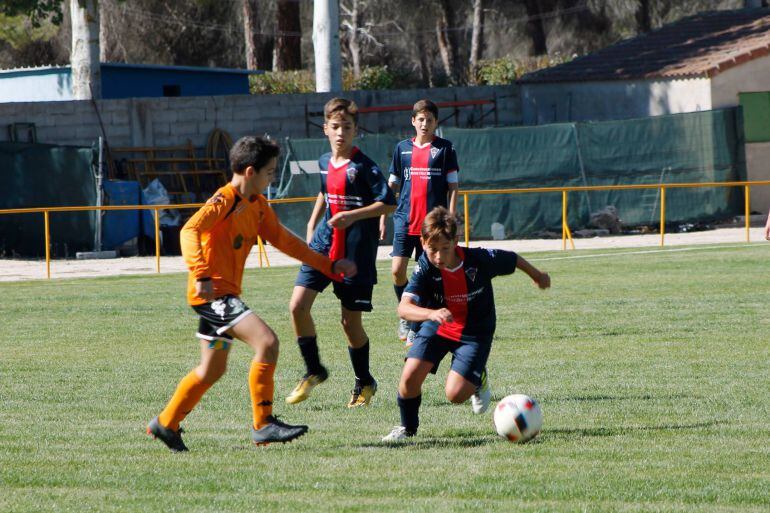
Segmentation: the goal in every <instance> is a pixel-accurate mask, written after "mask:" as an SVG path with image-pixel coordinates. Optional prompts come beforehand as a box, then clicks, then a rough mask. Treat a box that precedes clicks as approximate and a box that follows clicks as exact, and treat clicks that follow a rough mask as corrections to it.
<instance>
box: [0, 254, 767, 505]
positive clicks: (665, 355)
mask: <svg viewBox="0 0 770 513" xmlns="http://www.w3.org/2000/svg"><path fill="white" fill-rule="evenodd" d="M525 256H527V257H528V258H529V259H531V260H532V261H533V262H534V263H535V264H536V265H538V267H540V268H542V269H545V270H548V271H549V272H550V273H551V275H552V279H553V288H552V289H551V290H550V291H548V292H546V293H542V292H540V291H538V290H537V289H536V288H535V287H533V286H532V284H531V283H530V282H529V280H528V279H527V277H526V276H525V275H524V274H521V275H518V274H517V275H514V276H509V277H502V278H498V279H497V280H496V282H495V287H496V289H495V290H496V296H497V305H498V319H499V321H498V329H497V336H496V339H495V345H494V348H493V351H492V356H491V359H490V365H489V367H490V377H491V383H492V387H493V390H494V392H495V399H499V398H501V397H502V396H503V395H507V394H509V393H514V392H523V393H527V394H529V395H532V396H534V397H535V398H537V399H538V400H539V401H540V403H541V406H542V408H543V412H544V417H545V421H544V430H543V432H542V434H541V435H540V436H539V437H538V438H537V439H536V440H535V441H534V442H532V443H529V444H526V445H513V444H510V443H508V442H506V441H503V440H502V439H500V438H498V437H497V436H496V435H495V434H494V431H493V427H492V421H491V414H490V413H488V414H485V415H483V416H473V415H471V413H470V406H469V405H467V404H466V405H459V406H456V405H450V404H448V403H447V401H446V400H445V398H444V396H443V379H444V377H445V376H446V370H447V365H446V362H445V364H444V365H443V366H442V369H441V370H440V371H439V374H438V376H437V377H436V378H429V380H428V381H427V382H426V386H425V388H424V390H423V407H422V417H421V420H422V424H421V430H420V433H419V436H418V438H417V439H415V441H414V442H413V443H409V444H407V445H405V446H402V447H397V448H393V447H383V446H381V445H380V444H379V439H380V438H381V437H382V436H383V435H385V434H386V433H387V432H388V431H389V430H390V428H391V427H392V426H393V425H395V424H397V423H398V409H397V407H396V403H395V393H396V384H397V381H398V376H399V374H400V370H401V365H402V357H403V349H402V348H401V345H400V343H399V342H398V340H397V339H395V336H394V330H395V310H394V306H395V298H394V297H393V292H392V287H391V286H390V285H389V276H388V271H387V268H386V265H387V263H386V262H382V263H380V265H379V268H380V285H379V286H378V287H376V289H375V308H376V311H375V312H374V313H372V314H370V315H369V316H368V317H367V318H366V325H367V327H368V330H369V334H370V336H371V338H372V361H373V364H372V367H373V372H374V374H375V376H376V377H377V378H378V380H379V383H380V392H379V394H378V395H377V396H376V398H375V402H374V404H373V405H372V406H371V407H370V408H368V409H359V410H352V411H350V410H348V409H347V408H345V406H344V405H345V402H346V401H347V399H348V397H349V390H350V388H351V387H352V377H351V376H352V372H351V370H350V364H349V361H348V357H347V351H346V350H345V347H344V344H343V338H342V336H341V330H340V328H339V324H338V322H337V319H338V303H336V302H335V301H334V297H333V296H332V294H331V293H325V294H323V295H322V296H321V297H320V300H319V302H318V303H317V304H316V310H315V316H316V320H317V323H318V328H319V334H320V344H321V351H322V353H321V354H322V359H323V360H324V361H325V363H326V365H327V366H328V367H329V370H330V372H331V377H330V380H329V381H328V382H327V383H326V384H324V385H322V386H321V387H319V388H318V389H317V393H316V394H315V395H314V396H313V397H312V398H311V399H310V400H308V401H306V402H305V403H302V404H300V405H297V406H292V407H290V406H288V405H286V404H284V403H283V398H284V397H285V396H286V395H287V394H288V392H289V391H290V390H291V388H292V387H293V386H294V384H295V381H296V379H297V378H298V377H299V376H300V375H301V373H302V366H301V361H300V357H299V351H298V350H297V348H296V345H295V343H294V341H293V337H292V335H291V331H290V330H291V328H290V323H289V319H288V313H287V304H288V299H289V295H290V289H291V285H292V283H293V280H294V277H295V273H296V270H295V269H294V268H274V269H270V270H262V271H247V274H246V276H245V279H244V285H245V286H244V289H245V292H244V294H243V298H244V300H245V301H246V302H247V304H249V306H250V307H251V308H252V309H254V310H255V311H256V312H258V313H259V314H260V315H261V316H262V317H263V318H264V319H265V320H266V321H267V322H268V323H269V324H271V325H272V326H273V327H274V328H275V329H276V331H277V333H278V335H279V337H280V338H281V340H282V344H283V345H282V354H281V358H280V361H279V366H278V372H277V373H276V378H277V386H276V413H278V414H280V415H283V416H284V418H285V419H286V420H287V421H288V422H302V423H308V424H309V425H310V426H311V431H310V432H309V433H308V435H306V436H305V437H304V438H302V439H300V440H298V441H296V442H294V443H292V444H287V445H285V446H270V447H265V448H256V447H253V446H251V445H250V443H249V429H248V425H249V422H250V419H251V413H250V405H249V399H248V391H247V384H246V375H247V372H248V362H249V359H250V354H249V351H248V350H247V348H246V347H245V346H243V345H240V346H238V347H236V348H235V349H234V350H233V352H232V355H231V358H230V366H229V371H228V373H227V375H226V376H225V377H224V378H223V379H222V380H221V381H220V382H219V383H218V384H217V385H216V386H215V387H213V388H212V389H211V390H210V391H209V392H208V394H207V395H206V396H205V397H204V399H203V401H202V402H201V404H200V405H199V406H198V408H197V409H196V410H195V411H194V412H193V413H192V414H191V415H190V416H189V417H188V418H187V420H186V421H185V422H184V427H185V429H186V431H187V433H186V435H185V440H186V442H187V445H188V446H189V447H190V449H191V451H190V452H189V453H186V454H172V453H170V452H169V451H168V450H167V449H166V448H165V447H164V446H162V444H161V443H159V442H157V441H152V440H151V439H149V437H147V435H146V434H145V433H144V427H145V424H146V422H147V421H148V420H149V419H150V418H152V417H153V416H155V415H156V414H157V413H158V412H159V411H160V409H162V407H163V406H164V404H165V402H166V401H167V400H168V398H169V396H170V394H171V393H172V392H173V389H174V388H175V386H176V384H177V382H178V380H179V379H180V378H181V377H182V376H183V375H184V374H186V373H187V372H188V370H189V369H190V368H192V367H193V366H194V365H195V364H196V363H197V358H198V350H197V343H196V342H195V341H194V339H193V333H194V329H195V327H196V323H195V317H194V316H193V313H192V311H191V310H190V309H189V308H188V307H187V306H186V305H185V303H184V284H185V278H184V276H183V275H179V274H177V275H159V276H143V277H116V278H102V279H77V280H54V281H51V282H45V281H35V282H21V283H4V284H2V285H0V291H1V292H2V307H1V309H0V312H2V315H0V318H1V319H2V323H0V340H1V341H2V356H1V357H0V511H2V512H5V513H11V512H33V511H34V512H38V511H41V512H42V511H45V512H48V511H72V512H113V511H130V512H134V511H136V512H144V511H146V512H153V513H158V512H172V511H174V512H185V513H187V512H202V511H211V512H222V511H238V512H242V511H260V512H268V511H314V512H315V511H319V512H323V511H335V512H339V511H367V512H372V511H374V512H388V511H425V512H445V511H484V512H487V511H500V512H510V511H517V512H531V511H543V512H546V511H547V512H551V511H556V512H561V511H564V512H568V511H570V512H571V511H607V512H615V511H624V512H625V511H688V512H689V511H696V512H723V511H725V512H726V511H735V512H760V511H761V512H767V511H769V510H770V399H769V397H770V394H769V393H770V365H769V362H770V274H769V273H768V268H769V267H768V266H770V244H753V245H733V246H699V247H688V248H676V249H666V250H660V251H657V250H649V249H647V250H629V249H624V250H616V251H607V250H602V251H580V252H572V253H540V254H527V255H525ZM565 257H566V258H565ZM0 265H1V264H0Z"/></svg>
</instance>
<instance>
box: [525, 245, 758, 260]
mask: <svg viewBox="0 0 770 513" xmlns="http://www.w3.org/2000/svg"><path fill="white" fill-rule="evenodd" d="M746 246H747V244H741V245H736V246H710V247H702V246H699V247H691V248H672V249H651V250H647V251H622V252H618V253H596V254H593V255H571V256H563V257H547V258H528V259H527V260H530V261H532V262H543V261H546V260H570V259H575V258H599V257H609V256H622V255H644V254H647V253H674V252H678V251H699V250H703V251H707V250H713V249H730V248H745V247H746ZM753 247H757V248H758V247H761V246H760V245H756V246H753Z"/></svg>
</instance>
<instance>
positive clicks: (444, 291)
mask: <svg viewBox="0 0 770 513" xmlns="http://www.w3.org/2000/svg"><path fill="white" fill-rule="evenodd" d="M457 255H458V256H459V257H460V259H461V262H460V264H459V265H458V266H457V267H456V268H454V269H439V268H438V267H436V266H434V265H433V264H431V263H430V261H429V260H428V257H427V255H426V254H425V253H423V254H422V255H421V256H420V258H419V260H418V261H417V266H416V267H415V270H414V273H413V274H412V277H411V278H410V279H409V284H408V285H407V286H406V290H405V291H404V295H406V296H409V297H411V298H412V299H413V300H414V301H415V302H416V303H417V304H419V305H420V306H422V307H425V308H432V309H438V308H447V309H449V311H450V312H452V317H453V320H452V322H447V323H444V324H442V325H440V326H439V327H438V331H437V332H436V333H437V334H438V335H441V336H442V337H445V338H448V339H450V340H456V341H461V342H472V341H473V342H475V341H483V340H488V339H489V338H490V337H491V336H492V334H494V332H495V326H496V322H497V317H496V314H495V295H494V291H493V290H492V278H494V277H495V276H501V275H505V274H511V273H512V272H514V271H515V270H516V261H517V259H518V256H517V255H516V253H514V252H513V251H503V250H500V249H484V248H462V247H460V246H457Z"/></svg>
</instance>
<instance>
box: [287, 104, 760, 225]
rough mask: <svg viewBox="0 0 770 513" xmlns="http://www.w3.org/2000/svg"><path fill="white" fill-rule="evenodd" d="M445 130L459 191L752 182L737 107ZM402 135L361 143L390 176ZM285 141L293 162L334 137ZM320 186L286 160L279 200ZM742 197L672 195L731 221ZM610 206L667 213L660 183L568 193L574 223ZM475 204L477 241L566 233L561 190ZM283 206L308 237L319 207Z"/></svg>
mask: <svg viewBox="0 0 770 513" xmlns="http://www.w3.org/2000/svg"><path fill="white" fill-rule="evenodd" d="M442 136H443V137H445V138H447V139H449V140H451V141H452V142H453V143H454V145H455V148H456V149H457V154H458V159H459V164H460V188H461V189H466V190H472V189H495V188H500V189H503V188H520V187H521V188H524V187H526V188H529V187H553V186H571V185H631V184H661V183H663V184H665V183H683V182H725V181H739V180H745V179H746V165H745V157H744V150H743V145H744V139H743V129H742V121H741V113H740V110H739V109H721V110H714V111H706V112H697V113H689V114H675V115H669V116H657V117H652V118H643V119H632V120H622V121H605V122H589V123H564V124H554V125H544V126H536V127H511V128H485V129H445V130H443V133H442ZM398 140H399V137H398V136H394V135H374V136H372V135H367V136H364V137H361V138H359V139H358V140H357V142H356V144H357V145H358V146H359V147H360V148H361V150H362V151H363V152H364V153H366V154H367V155H369V156H370V157H371V158H372V159H374V160H375V161H376V162H377V163H379V164H380V166H381V167H382V170H383V173H387V168H388V165H389V163H390V159H391V155H392V151H393V148H394V147H395V145H396V143H397V142H398ZM285 148H286V152H285V153H286V157H287V158H288V159H289V160H293V161H295V162H299V161H311V160H314V159H317V158H318V156H319V155H320V154H322V153H324V152H326V151H328V143H327V141H326V140H325V139H290V140H287V141H286V144H285ZM318 190H319V175H318V174H315V173H307V174H304V173H300V174H291V173H290V172H289V164H288V162H286V163H285V169H284V173H283V175H282V181H281V184H280V186H279V197H299V196H315V195H317V194H318ZM742 201H743V190H742V189H741V188H730V187H719V188H698V189H673V190H669V191H668V194H667V197H666V204H667V209H666V210H667V212H666V217H667V219H668V222H669V223H671V224H676V223H687V222H708V221H713V220H717V219H724V218H727V217H730V216H733V215H736V214H738V213H740V212H741V208H742ZM609 205H612V206H614V207H615V208H616V209H617V211H618V213H619V216H620V218H621V220H622V222H623V224H624V225H626V226H639V225H654V224H655V223H656V222H657V219H658V218H659V209H660V198H659V192H658V190H657V189H648V190H632V191H595V192H581V193H573V194H572V195H571V196H570V209H569V222H570V226H572V227H573V228H579V227H585V226H587V225H588V223H589V219H590V214H591V213H592V212H596V211H598V210H601V209H603V208H604V207H606V206H609ZM469 206H470V208H469V211H470V218H471V219H470V221H471V226H472V237H473V238H474V239H485V238H490V237H491V232H492V228H491V227H492V224H493V223H500V224H502V225H503V226H504V229H505V233H506V236H508V237H517V238H518V237H530V236H534V235H537V234H538V233H540V232H543V231H545V230H551V231H556V232H559V231H560V230H561V194H560V193H558V192H555V193H544V194H517V195H488V196H471V197H470V205H469ZM276 208H277V210H278V211H279V215H281V218H282V219H283V221H284V223H285V224H286V225H287V226H288V227H289V228H291V229H292V230H294V231H296V232H297V233H299V234H302V235H304V233H305V226H306V223H307V219H308V217H309V215H310V212H311V209H312V204H310V203H308V204H287V205H278V206H277V207H276ZM458 208H461V207H458Z"/></svg>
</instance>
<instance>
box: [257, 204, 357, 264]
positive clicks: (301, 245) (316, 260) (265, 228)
mask: <svg viewBox="0 0 770 513" xmlns="http://www.w3.org/2000/svg"><path fill="white" fill-rule="evenodd" d="M260 198H261V199H260V201H262V202H264V204H263V205H262V207H263V209H262V212H263V213H264V218H263V220H262V226H261V229H260V235H261V236H262V237H264V238H265V239H267V240H268V241H270V243H271V244H272V245H273V246H275V247H276V248H277V249H279V250H281V251H282V252H284V253H286V254H287V255H289V256H290V257H292V258H296V259H297V260H299V261H301V262H303V263H305V264H307V265H309V266H310V267H313V268H314V269H318V270H319V271H321V272H322V273H326V274H327V275H339V274H343V275H344V276H346V277H352V276H354V275H355V274H356V272H357V269H356V264H355V263H353V262H351V261H350V260H344V259H343V260H335V261H334V262H332V261H331V260H330V259H329V257H327V256H326V255H322V254H321V253H318V252H316V251H313V250H312V249H310V248H309V247H308V245H307V243H305V241H304V240H302V239H300V238H299V237H297V236H296V235H294V234H293V233H292V232H290V231H289V230H287V229H286V228H285V227H284V226H283V225H282V224H281V223H280V222H279V221H278V216H276V215H275V212H274V211H273V209H272V208H270V206H269V205H268V204H267V201H266V200H265V199H264V197H260Z"/></svg>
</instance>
